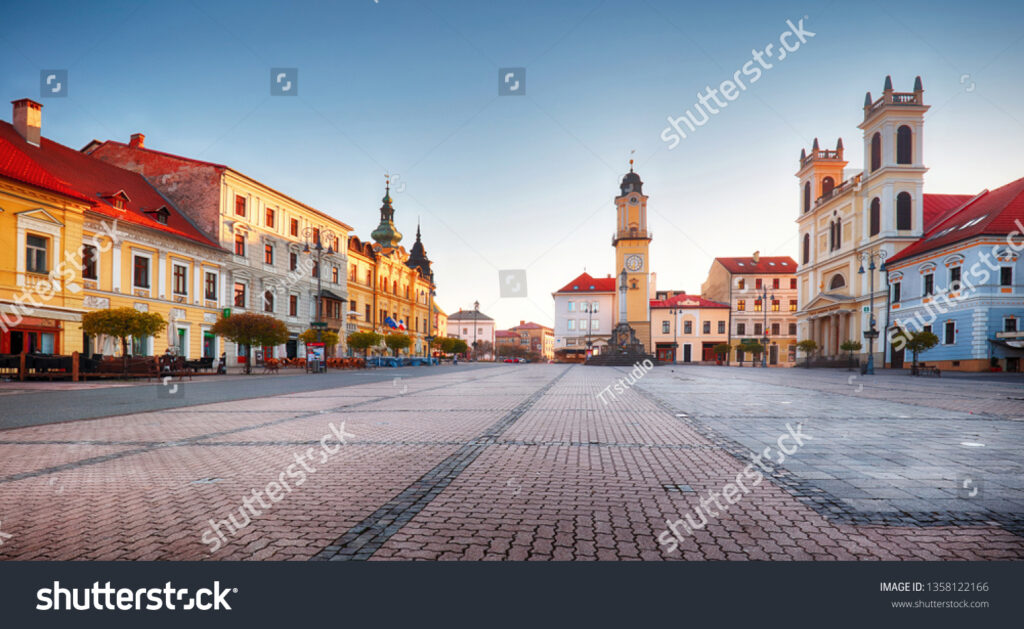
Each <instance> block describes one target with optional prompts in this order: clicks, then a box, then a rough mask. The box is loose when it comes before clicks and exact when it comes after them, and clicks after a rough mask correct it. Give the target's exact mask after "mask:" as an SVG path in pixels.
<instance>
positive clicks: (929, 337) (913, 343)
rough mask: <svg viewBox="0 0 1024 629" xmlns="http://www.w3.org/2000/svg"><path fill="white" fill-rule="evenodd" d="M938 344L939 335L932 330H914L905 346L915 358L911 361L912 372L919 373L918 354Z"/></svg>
mask: <svg viewBox="0 0 1024 629" xmlns="http://www.w3.org/2000/svg"><path fill="white" fill-rule="evenodd" d="M938 344H939V337H937V336H935V335H934V334H932V333H931V332H926V331H924V330H921V331H920V332H913V333H912V334H911V335H910V337H909V338H908V339H907V342H906V344H905V345H904V346H903V347H904V348H905V349H909V350H910V352H911V354H912V355H913V360H912V361H911V363H910V373H912V374H917V355H918V354H920V353H921V352H927V351H928V350H930V349H931V348H933V347H935V346H936V345H938Z"/></svg>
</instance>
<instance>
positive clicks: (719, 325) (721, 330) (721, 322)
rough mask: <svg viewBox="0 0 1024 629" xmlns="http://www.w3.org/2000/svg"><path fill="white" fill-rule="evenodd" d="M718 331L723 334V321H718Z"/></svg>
mask: <svg viewBox="0 0 1024 629" xmlns="http://www.w3.org/2000/svg"><path fill="white" fill-rule="evenodd" d="M718 333H719V334H725V321H719V322H718Z"/></svg>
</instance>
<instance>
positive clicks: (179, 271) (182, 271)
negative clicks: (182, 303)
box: [174, 264, 188, 295]
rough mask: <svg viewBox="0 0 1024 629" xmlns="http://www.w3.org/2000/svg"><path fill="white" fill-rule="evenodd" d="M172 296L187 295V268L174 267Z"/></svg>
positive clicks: (181, 266) (178, 265) (176, 265)
mask: <svg viewBox="0 0 1024 629" xmlns="http://www.w3.org/2000/svg"><path fill="white" fill-rule="evenodd" d="M174 294H175V295H188V267H187V266H183V265H181V264H175V265H174Z"/></svg>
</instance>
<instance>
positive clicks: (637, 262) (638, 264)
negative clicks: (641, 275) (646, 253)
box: [626, 253, 644, 272]
mask: <svg viewBox="0 0 1024 629" xmlns="http://www.w3.org/2000/svg"><path fill="white" fill-rule="evenodd" d="M643 268H644V257H643V256H642V255H638V254H635V253H633V254H630V255H628V256H626V270H627V271H633V272H636V271H640V270H643Z"/></svg>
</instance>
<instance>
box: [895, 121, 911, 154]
mask: <svg viewBox="0 0 1024 629" xmlns="http://www.w3.org/2000/svg"><path fill="white" fill-rule="evenodd" d="M913 143H914V132H913V131H911V130H910V127H908V126H907V125H903V126H902V127H900V128H899V129H897V130H896V163H897V164H912V163H914V144H913Z"/></svg>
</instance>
